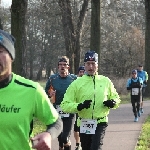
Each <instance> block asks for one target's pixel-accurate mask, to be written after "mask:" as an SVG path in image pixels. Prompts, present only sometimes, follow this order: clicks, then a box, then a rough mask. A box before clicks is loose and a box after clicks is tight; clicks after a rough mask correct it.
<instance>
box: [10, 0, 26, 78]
mask: <svg viewBox="0 0 150 150" xmlns="http://www.w3.org/2000/svg"><path fill="white" fill-rule="evenodd" d="M27 4H28V0H12V5H11V34H12V35H13V36H14V37H15V38H16V43H15V50H16V52H15V55H16V57H15V61H14V63H13V71H14V72H15V73H17V74H19V75H22V76H25V68H24V64H25V56H24V55H25V51H26V13H27Z"/></svg>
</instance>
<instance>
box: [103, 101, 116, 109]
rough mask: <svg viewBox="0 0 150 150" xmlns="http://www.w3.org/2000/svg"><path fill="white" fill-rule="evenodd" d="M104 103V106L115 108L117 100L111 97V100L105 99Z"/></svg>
mask: <svg viewBox="0 0 150 150" xmlns="http://www.w3.org/2000/svg"><path fill="white" fill-rule="evenodd" d="M103 104H104V106H107V107H108V108H113V107H114V106H115V104H116V101H114V100H113V99H111V100H107V101H104V102H103Z"/></svg>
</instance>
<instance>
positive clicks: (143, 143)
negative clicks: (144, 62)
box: [33, 81, 150, 150]
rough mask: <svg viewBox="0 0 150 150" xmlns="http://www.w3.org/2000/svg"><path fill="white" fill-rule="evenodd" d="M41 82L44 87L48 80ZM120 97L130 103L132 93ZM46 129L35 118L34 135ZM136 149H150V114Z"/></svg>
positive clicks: (124, 102) (125, 102) (124, 101)
mask: <svg viewBox="0 0 150 150" xmlns="http://www.w3.org/2000/svg"><path fill="white" fill-rule="evenodd" d="M39 83H40V84H41V86H42V87H43V88H45V84H46V81H40V82H39ZM120 99H121V104H127V103H130V93H129V92H128V93H127V94H126V95H120ZM145 100H150V98H145ZM45 129H46V126H45V125H44V124H43V123H42V122H41V121H39V120H37V119H34V126H33V135H36V134H38V133H40V132H42V131H45ZM135 150H150V115H149V116H148V117H147V119H146V120H145V122H144V124H143V126H142V129H141V134H140V136H139V139H138V142H137V146H136V148H135Z"/></svg>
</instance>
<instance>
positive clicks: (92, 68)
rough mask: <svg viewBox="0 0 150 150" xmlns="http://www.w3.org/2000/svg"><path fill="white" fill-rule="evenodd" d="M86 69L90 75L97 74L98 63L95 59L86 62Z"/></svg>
mask: <svg viewBox="0 0 150 150" xmlns="http://www.w3.org/2000/svg"><path fill="white" fill-rule="evenodd" d="M85 71H86V73H87V74H88V75H95V74H96V73H97V71H98V64H97V62H95V61H87V62H85Z"/></svg>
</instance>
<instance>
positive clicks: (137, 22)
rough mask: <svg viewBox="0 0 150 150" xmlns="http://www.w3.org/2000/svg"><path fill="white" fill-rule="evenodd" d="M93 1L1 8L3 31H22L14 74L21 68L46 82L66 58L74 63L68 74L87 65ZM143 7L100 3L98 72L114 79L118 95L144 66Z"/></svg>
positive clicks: (23, 1) (43, 1)
mask: <svg viewBox="0 0 150 150" xmlns="http://www.w3.org/2000/svg"><path fill="white" fill-rule="evenodd" d="M15 1H16V2H15ZM90 2H91V1H90V0H68V1H66V0H64V1H63V2H61V0H40V1H36V0H28V1H27V0H20V4H18V2H17V0H12V4H13V5H12V6H11V7H9V8H8V7H3V6H1V7H0V25H1V27H0V28H2V29H4V30H6V31H8V32H11V31H12V33H14V31H16V30H17V29H16V28H18V31H19V30H21V31H22V35H23V36H22V39H21V41H22V43H21V45H22V50H19V52H21V53H19V52H18V53H19V55H16V57H17V61H18V62H17V61H16V68H18V69H16V70H21V75H23V76H25V77H26V78H29V79H33V80H36V81H41V80H44V81H45V82H46V80H47V79H48V77H49V76H50V74H52V73H56V72H57V61H58V58H59V57H60V56H62V55H67V56H68V57H69V58H70V60H74V61H71V65H72V64H73V63H74V64H75V65H74V66H73V65H72V68H73V67H75V68H74V69H72V68H71V70H70V73H77V69H76V68H77V67H78V66H80V65H83V57H84V53H85V52H86V51H87V50H90V49H91V46H90V41H91V23H92V20H91V12H92V6H91V3H90ZM17 4H18V5H17ZM145 4H146V1H144V0H111V1H110V0H102V1H100V55H99V56H100V57H99V60H100V63H99V66H100V67H99V68H100V69H99V72H100V74H103V75H105V76H108V77H109V78H110V79H111V80H112V81H113V83H114V85H115V87H116V89H117V91H118V93H119V94H123V95H126V94H127V90H126V82H127V79H128V78H129V77H130V74H131V70H132V69H136V68H137V66H138V64H143V65H144V66H145V64H146V63H145V30H146V11H145V10H146V7H145V6H146V5H145ZM148 6H149V4H148ZM23 8H24V9H23ZM18 11H20V12H21V13H22V16H19V17H20V20H21V21H22V22H21V23H22V24H23V25H24V26H25V28H24V29H23V28H20V27H22V26H21V25H20V27H18V26H17V25H15V21H14V19H13V20H12V17H14V14H15V13H18ZM64 12H65V13H64ZM12 21H13V22H12ZM21 23H20V24H21ZM95 28H96V26H95ZM15 34H17V32H15V33H14V35H15ZM93 40H96V39H93ZM16 47H17V45H16ZM70 49H71V50H73V53H71V52H70ZM92 50H94V49H92ZM76 52H77V53H76ZM18 58H20V61H19V60H18ZM19 62H20V63H19ZM20 64H21V65H20ZM17 65H20V66H21V67H20V66H18V67H17ZM147 68H148V67H147ZM147 68H146V69H147ZM16 70H15V72H17V71H16Z"/></svg>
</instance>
